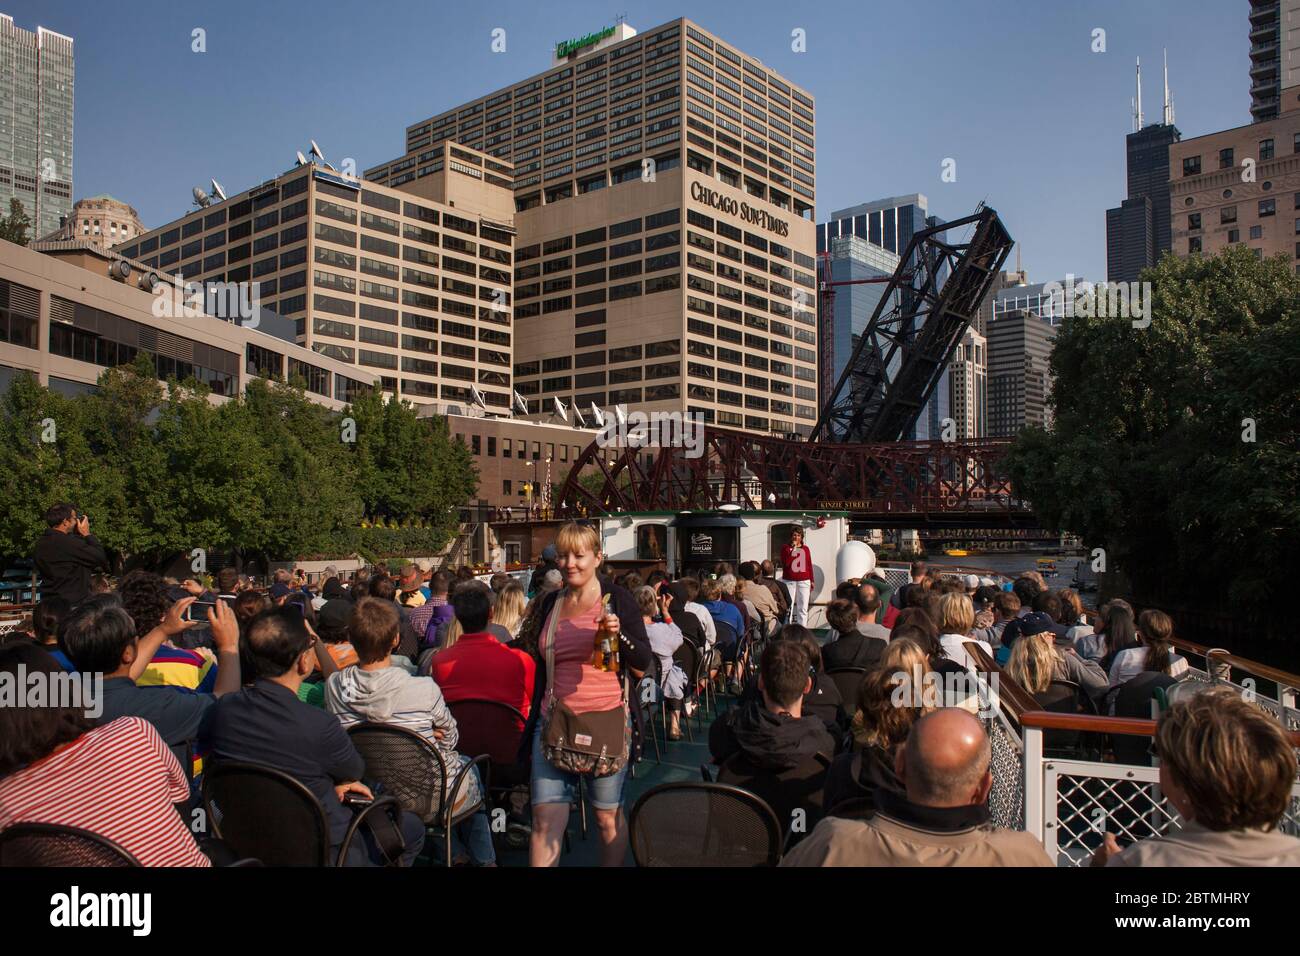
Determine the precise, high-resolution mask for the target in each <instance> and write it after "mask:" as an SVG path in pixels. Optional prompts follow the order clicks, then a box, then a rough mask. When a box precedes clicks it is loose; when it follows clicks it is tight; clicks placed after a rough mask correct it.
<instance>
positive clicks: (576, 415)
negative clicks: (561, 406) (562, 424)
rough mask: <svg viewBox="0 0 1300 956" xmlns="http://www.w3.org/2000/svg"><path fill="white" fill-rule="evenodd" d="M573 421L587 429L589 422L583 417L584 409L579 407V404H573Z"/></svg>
mask: <svg viewBox="0 0 1300 956" xmlns="http://www.w3.org/2000/svg"><path fill="white" fill-rule="evenodd" d="M573 419H574V421H576V422H577V423H578V424H579V425H581V426H582V427H583V428H586V427H587V420H586V419H585V418H583V417H582V409H581V408H579V407H578V403H577V402H574V403H573Z"/></svg>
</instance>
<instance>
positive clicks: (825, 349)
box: [817, 225, 899, 402]
mask: <svg viewBox="0 0 1300 956" xmlns="http://www.w3.org/2000/svg"><path fill="white" fill-rule="evenodd" d="M817 228H818V230H821V229H822V226H821V225H819V226H818V227H817ZM824 261H825V263H826V265H827V267H828V268H829V270H830V279H831V281H832V282H855V281H860V280H863V279H886V280H887V279H889V277H890V276H892V275H893V274H894V273H895V272H896V271H897V270H898V263H899V258H898V256H897V255H895V254H894V253H892V252H890V251H889V250H887V249H884V248H882V247H880V246H877V245H873V244H872V243H870V242H867V241H866V240H865V239H861V238H859V237H858V236H855V235H846V236H835V237H833V238H832V239H831V240H830V248H829V249H828V250H827V253H826V257H825V260H824ZM886 287H887V282H872V283H863V284H861V285H841V286H836V287H834V290H833V294H831V295H828V296H827V297H825V298H824V299H823V300H822V301H821V302H819V304H818V305H819V308H820V306H821V305H822V304H823V303H832V305H831V307H830V308H829V309H827V310H826V314H825V315H821V316H819V318H818V323H819V328H818V333H817V337H818V341H819V343H820V347H819V350H818V351H819V359H820V367H819V369H818V377H819V380H820V389H819V391H820V399H821V401H822V402H825V401H826V399H827V398H829V397H830V392H831V390H832V389H834V388H835V385H836V383H837V382H839V380H840V375H842V374H843V372H844V367H845V366H846V365H847V364H848V361H849V359H850V358H851V357H852V355H853V351H854V350H855V349H856V348H857V347H858V341H859V339H861V337H862V333H863V331H864V330H865V329H866V327H867V322H868V321H870V319H871V316H872V315H873V314H874V313H875V311H876V307H877V306H878V305H879V304H880V300H881V299H882V298H883V297H884V295H885V289H886Z"/></svg>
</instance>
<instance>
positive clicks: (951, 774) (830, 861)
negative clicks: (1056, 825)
mask: <svg viewBox="0 0 1300 956" xmlns="http://www.w3.org/2000/svg"><path fill="white" fill-rule="evenodd" d="M990 754H991V750H990V745H989V738H988V734H987V733H985V731H984V725H983V724H981V723H980V722H979V721H978V720H977V719H976V718H975V717H973V716H972V715H971V714H970V713H968V712H967V711H964V710H959V709H957V708H952V707H949V708H945V709H943V710H936V711H934V712H932V713H929V714H927V715H925V716H924V717H922V718H921V719H920V720H918V721H917V722H916V723H915V724H913V725H912V731H911V733H910V734H909V735H908V738H907V743H906V744H904V745H903V746H902V747H900V748H899V751H898V755H897V757H896V758H895V761H894V769H895V771H896V772H897V774H898V777H899V779H900V780H902V781H903V782H904V785H905V786H906V789H907V792H906V794H901V793H898V792H896V791H893V790H887V789H881V790H878V791H877V792H876V793H875V795H874V798H875V805H876V811H875V813H874V814H872V815H869V816H866V817H865V818H857V817H855V816H853V815H852V813H853V811H852V808H851V807H849V808H845V809H844V810H841V811H840V813H845V812H847V814H848V815H837V816H831V817H827V818H826V819H824V820H822V822H821V823H819V824H817V826H816V828H815V829H814V830H813V832H812V833H810V834H809V835H808V838H807V839H806V840H804V841H803V842H802V843H800V844H799V845H798V846H797V847H795V848H794V849H793V850H792V851H791V852H790V853H789V854H788V855H787V856H786V857H785V859H783V860H782V861H781V865H782V866H1051V865H1052V862H1051V860H1049V859H1048V857H1047V854H1046V853H1044V852H1043V847H1042V845H1041V844H1040V843H1039V842H1038V841H1037V840H1035V839H1034V838H1033V837H1032V836H1030V835H1029V834H1028V833H1021V832H1019V831H1015V830H995V829H993V826H992V824H991V823H990V822H989V811H988V797H989V789H990V788H991V787H992V785H993V778H992V775H991V774H990V773H989V758H990Z"/></svg>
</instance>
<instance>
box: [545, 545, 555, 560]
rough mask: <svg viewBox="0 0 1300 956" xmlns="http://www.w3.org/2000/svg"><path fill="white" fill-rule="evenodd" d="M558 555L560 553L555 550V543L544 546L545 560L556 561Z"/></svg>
mask: <svg viewBox="0 0 1300 956" xmlns="http://www.w3.org/2000/svg"><path fill="white" fill-rule="evenodd" d="M558 557H559V554H558V553H557V552H556V550H555V545H553V544H548V545H547V546H546V547H544V548H542V560H543V561H554V560H555V559H556V558H558Z"/></svg>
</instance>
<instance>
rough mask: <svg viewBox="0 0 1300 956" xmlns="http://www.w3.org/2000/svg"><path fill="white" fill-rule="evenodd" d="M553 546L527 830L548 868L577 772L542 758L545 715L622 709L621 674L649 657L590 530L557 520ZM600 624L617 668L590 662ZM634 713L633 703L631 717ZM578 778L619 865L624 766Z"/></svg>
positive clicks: (536, 857)
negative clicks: (555, 571) (602, 573)
mask: <svg viewBox="0 0 1300 956" xmlns="http://www.w3.org/2000/svg"><path fill="white" fill-rule="evenodd" d="M555 550H556V552H557V555H558V564H559V569H560V572H561V573H562V574H563V575H564V584H563V586H562V587H560V588H559V590H557V591H554V592H552V593H550V594H548V595H546V597H544V598H542V599H541V600H542V602H543V603H542V604H541V606H540V607H539V608H538V620H539V621H540V622H541V627H540V633H539V634H538V641H537V654H538V657H539V658H540V661H539V664H538V680H537V684H536V686H537V688H538V690H539V691H540V699H538V700H537V704H536V705H535V706H534V708H533V710H534V712H535V713H540V714H541V719H540V720H539V721H537V729H536V730H535V732H534V735H533V761H532V766H533V775H532V802H533V832H532V838H531V842H530V845H529V854H528V855H529V862H530V864H531V865H532V866H555V865H556V864H557V863H558V862H559V859H560V841H561V839H562V838H563V836H564V828H565V826H566V824H567V822H568V819H569V811H570V808H571V807H572V805H573V804H574V803H575V802H576V801H577V798H578V785H579V779H580V777H579V775H578V774H576V773H570V772H568V771H566V770H562V769H560V768H558V767H556V766H554V765H553V764H552V763H551V762H550V760H548V759H547V757H546V752H545V749H544V747H543V739H544V737H545V733H546V728H547V726H548V721H549V720H550V719H551V717H552V716H553V715H554V714H555V713H556V712H557V711H556V709H557V708H558V707H559V706H560V705H563V706H564V708H565V710H566V711H568V712H569V713H571V714H575V715H579V717H580V716H581V715H582V714H587V713H591V714H595V713H597V712H603V713H608V712H610V711H613V710H614V709H615V708H617V707H619V706H622V707H623V708H624V709H625V710H626V709H627V705H626V703H624V701H623V690H622V684H621V681H622V679H623V678H624V677H627V678H629V679H630V680H629V682H630V683H632V684H635V683H636V681H639V680H640V679H641V677H642V676H643V675H644V674H645V672H646V671H647V670H648V669H649V667H650V661H651V650H650V642H649V640H648V639H647V637H646V632H645V625H644V623H643V621H642V616H641V611H640V608H639V607H638V606H637V603H636V600H635V599H634V598H633V597H632V595H631V594H629V593H628V592H627V590H626V589H624V588H622V587H620V586H619V585H617V584H614V583H613V582H612V581H610V580H609V579H608V578H599V577H597V576H596V568H597V567H599V565H600V562H601V559H602V557H603V555H602V554H601V549H600V535H599V533H598V532H597V531H596V529H595V528H593V527H591V526H590V525H579V524H576V523H574V522H570V523H568V524H566V525H564V526H562V527H561V528H560V530H559V532H558V533H557V534H556V536H555ZM606 596H608V599H607V600H606ZM600 627H604V629H605V632H606V633H607V634H613V635H615V639H616V640H617V641H618V670H617V671H607V670H602V669H597V668H596V667H593V666H592V663H591V661H592V651H593V648H594V647H595V645H596V634H597V630H598V629H599V628H600ZM639 711H640V708H632V712H633V713H634V714H636V715H638V716H639ZM625 719H626V718H625ZM639 730H640V726H639V720H633V721H632V741H631V744H630V747H631V748H632V749H633V750H635V748H636V747H637V746H638V741H637V734H638V732H639ZM630 759H631V757H630V756H629V760H630ZM582 776H584V777H585V780H584V781H583V782H584V783H585V785H586V788H587V802H588V803H590V804H591V806H592V807H593V808H594V809H595V811H596V829H597V831H598V832H599V834H600V842H601V863H602V864H603V865H605V866H622V864H623V858H624V856H625V855H626V853H627V822H626V820H625V818H624V814H623V812H622V808H623V782H624V780H625V779H626V777H627V764H624V765H623V767H622V768H621V769H620V770H618V771H617V772H615V773H612V774H609V775H607V776H603V777H596V776H594V775H593V774H590V773H589V774H585V775H582Z"/></svg>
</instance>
